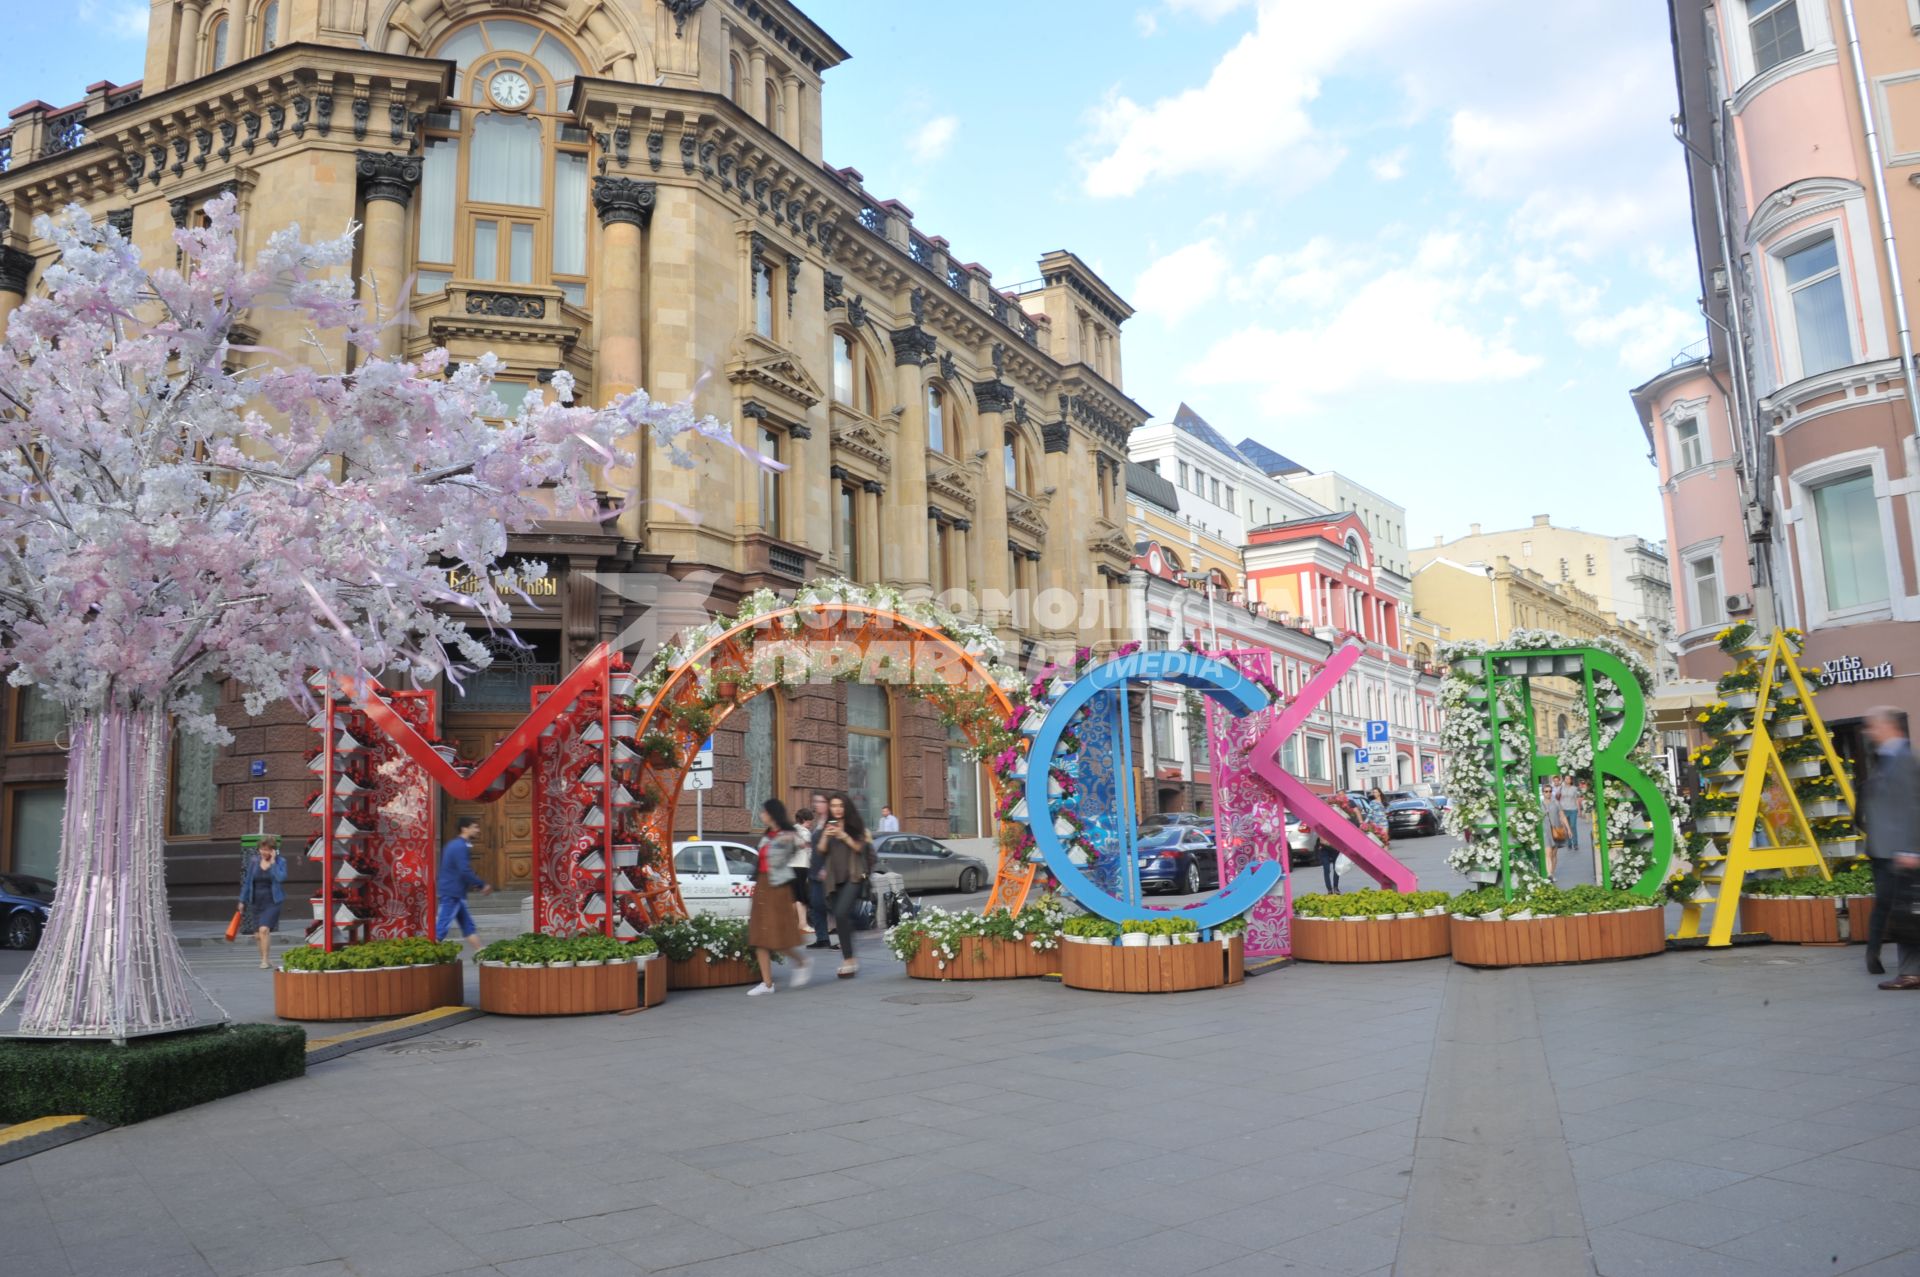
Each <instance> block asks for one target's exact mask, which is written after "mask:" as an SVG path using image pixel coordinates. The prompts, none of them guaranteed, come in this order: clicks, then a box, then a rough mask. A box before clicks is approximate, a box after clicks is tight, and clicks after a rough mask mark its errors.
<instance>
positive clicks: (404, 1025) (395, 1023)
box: [307, 1007, 472, 1051]
mask: <svg viewBox="0 0 1920 1277" xmlns="http://www.w3.org/2000/svg"><path fill="white" fill-rule="evenodd" d="M471 1009H472V1008H470V1007H435V1008H434V1009H433V1010H431V1011H422V1012H421V1013H420V1014H418V1015H409V1016H402V1017H401V1018H400V1019H398V1020H382V1021H381V1022H380V1023H378V1024H370V1025H368V1026H367V1027H366V1028H364V1029H355V1030H354V1031H353V1032H351V1033H341V1034H337V1035H335V1036H333V1037H330V1038H309V1039H307V1050H309V1051H318V1050H319V1049H321V1048H322V1047H328V1046H338V1045H340V1044H341V1043H342V1042H354V1041H358V1040H359V1039H361V1038H371V1037H378V1036H379V1035H381V1034H383V1033H392V1032H393V1031H394V1030H395V1029H410V1028H414V1027H415V1026H418V1025H422V1024H432V1023H433V1022H434V1021H436V1020H444V1019H446V1018H447V1017H448V1016H450V1015H458V1014H460V1013H461V1012H462V1011H468V1010H471Z"/></svg>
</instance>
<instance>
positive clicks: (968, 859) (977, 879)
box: [873, 833, 992, 891]
mask: <svg viewBox="0 0 1920 1277" xmlns="http://www.w3.org/2000/svg"><path fill="white" fill-rule="evenodd" d="M873 851H874V856H875V857H876V858H877V859H878V861H879V867H880V869H881V871H882V872H885V873H895V874H899V875H900V877H901V878H903V879H904V880H905V881H906V884H907V890H908V891H978V890H980V889H981V888H982V887H985V886H986V885H987V882H988V880H989V879H990V878H991V877H992V875H991V873H990V872H989V871H988V869H987V866H986V864H985V863H984V862H982V861H979V860H976V859H974V858H973V857H972V856H962V855H960V854H959V853H958V852H956V851H954V849H953V848H951V847H949V846H946V845H945V844H944V843H941V842H938V841H936V840H934V839H932V838H928V837H925V836H924V835H921V834H902V833H896V834H881V835H879V836H878V837H876V838H875V839H874V840H873Z"/></svg>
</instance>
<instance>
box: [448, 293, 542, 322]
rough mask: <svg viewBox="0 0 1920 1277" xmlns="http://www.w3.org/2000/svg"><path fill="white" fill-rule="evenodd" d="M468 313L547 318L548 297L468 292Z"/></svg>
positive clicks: (499, 316)
mask: <svg viewBox="0 0 1920 1277" xmlns="http://www.w3.org/2000/svg"><path fill="white" fill-rule="evenodd" d="M467 313H468V314H469V315H492V316H493V317H494V318H496V319H545V318H546V317H547V299H546V298H544V297H527V296H523V295H521V294H519V293H468V294H467Z"/></svg>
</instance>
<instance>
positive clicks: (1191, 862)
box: [1138, 827, 1220, 896]
mask: <svg viewBox="0 0 1920 1277" xmlns="http://www.w3.org/2000/svg"><path fill="white" fill-rule="evenodd" d="M1138 849H1139V860H1140V890H1141V892H1142V893H1145V892H1149V891H1173V892H1181V893H1184V894H1186V895H1189V896H1190V895H1193V894H1194V893H1195V892H1199V891H1210V890H1212V889H1213V888H1215V887H1218V886H1219V885H1220V857H1219V855H1218V854H1217V853H1216V852H1215V851H1214V846H1213V835H1212V834H1211V833H1208V832H1207V831H1205V830H1201V829H1182V828H1177V827H1176V828H1169V829H1162V830H1160V831H1159V832H1157V833H1151V834H1147V835H1146V836H1145V837H1143V838H1141V839H1140V842H1139V844H1138Z"/></svg>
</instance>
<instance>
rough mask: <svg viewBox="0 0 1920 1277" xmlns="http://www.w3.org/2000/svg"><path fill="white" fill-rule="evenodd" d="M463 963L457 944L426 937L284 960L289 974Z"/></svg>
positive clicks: (298, 953) (301, 953)
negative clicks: (292, 972) (295, 972)
mask: <svg viewBox="0 0 1920 1277" xmlns="http://www.w3.org/2000/svg"><path fill="white" fill-rule="evenodd" d="M458 961H460V945H459V943H458V942H456V941H447V942H444V943H442V942H436V941H433V940H429V939H427V938H426V937H425V936H407V937H405V938H403V939H399V940H369V941H367V942H366V943H365V944H354V945H348V946H346V947H345V948H341V949H335V950H334V951H333V952H332V953H328V952H327V951H326V950H324V949H321V948H317V947H314V946H307V947H304V948H299V949H289V950H288V951H287V952H286V954H285V955H284V956H283V957H282V958H281V965H282V966H284V967H285V968H286V969H287V970H288V971H371V970H373V969H374V968H376V967H431V966H440V965H442V964H445V963H453V962H458Z"/></svg>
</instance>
